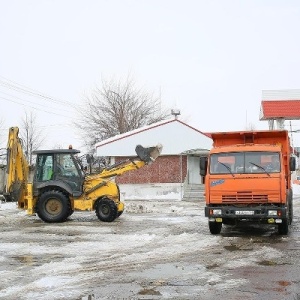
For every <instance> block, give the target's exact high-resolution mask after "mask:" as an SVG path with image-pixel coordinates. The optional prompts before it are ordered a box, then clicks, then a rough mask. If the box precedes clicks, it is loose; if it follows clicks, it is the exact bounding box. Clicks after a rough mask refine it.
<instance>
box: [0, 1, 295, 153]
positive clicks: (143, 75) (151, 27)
mask: <svg viewBox="0 0 300 300" xmlns="http://www.w3.org/2000/svg"><path fill="white" fill-rule="evenodd" d="M299 29H300V1H296V0H295V1H292V0H281V1H276V0H269V1H267V0H265V1H264V0H240V1H232V0H226V1H225V0H209V1H208V0H207V1H204V0H203V1H202V0H184V1H183V0H181V1H179V0H159V1H158V0H151V1H150V0H147V1H146V0H144V1H142V0H139V1H138V0H119V1H118V0H109V1H108V0H107V1H105V0H47V1H46V0H31V1H30V0H0V39H1V44H0V103H1V109H0V119H2V120H3V124H2V125H1V137H0V138H1V139H0V141H1V145H3V144H4V145H5V143H6V137H7V133H8V127H9V126H21V119H22V118H23V117H24V116H25V111H27V112H33V113H34V114H36V115H37V123H38V124H39V126H40V127H41V128H43V129H44V130H45V133H47V142H46V143H45V144H44V146H45V147H44V148H46V147H50V148H53V147H54V146H62V147H67V146H68V145H69V144H73V147H74V148H78V149H82V147H83V146H84V145H83V144H82V142H81V139H80V138H79V137H76V133H75V130H74V126H73V125H72V123H73V122H74V121H75V120H76V118H77V114H76V110H75V109H74V107H75V106H78V105H81V104H82V100H83V95H84V93H87V92H89V91H90V90H91V89H92V88H94V87H95V86H96V85H97V84H100V81H101V78H111V77H112V76H116V77H126V76H127V75H128V74H129V73H130V74H131V75H132V76H133V77H134V78H135V81H136V83H137V84H138V86H141V87H143V88H145V89H146V90H149V91H150V92H154V93H155V94H157V95H159V94H160V95H161V100H162V104H163V105H164V106H165V107H170V108H178V109H180V110H181V116H180V118H181V120H183V121H184V122H187V123H188V124H189V125H191V126H194V127H196V128H197V129H199V130H202V131H204V132H210V131H226V130H245V129H246V128H247V126H254V127H255V128H256V129H268V124H267V122H266V121H259V111H260V103H261V94H262V90H270V89H271V90H272V89H276V90H277V89H299V88H300V76H299V70H300V55H299V53H300V47H299V45H300V41H299ZM299 115H300V112H299ZM286 125H287V129H289V126H290V123H289V121H286ZM292 127H293V128H292V129H294V130H295V129H300V123H298V121H297V122H296V121H293V122H292ZM293 141H294V143H296V145H295V146H300V133H296V134H294V135H293ZM160 142H161V143H163V141H160Z"/></svg>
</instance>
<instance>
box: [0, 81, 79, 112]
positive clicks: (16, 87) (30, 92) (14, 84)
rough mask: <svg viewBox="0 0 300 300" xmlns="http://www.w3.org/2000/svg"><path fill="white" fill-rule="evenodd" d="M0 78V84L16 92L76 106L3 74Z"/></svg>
mask: <svg viewBox="0 0 300 300" xmlns="http://www.w3.org/2000/svg"><path fill="white" fill-rule="evenodd" d="M0 78H2V80H1V79H0V85H2V86H4V87H6V88H8V89H12V90H15V91H17V92H21V93H25V94H28V95H30V96H37V97H40V98H42V99H44V100H47V101H50V102H55V103H60V104H64V105H68V106H70V107H72V108H76V105H74V104H73V103H72V102H69V101H65V100H59V99H55V98H53V97H51V96H48V95H46V94H43V93H41V92H39V91H37V90H34V89H32V88H29V87H27V86H25V85H22V84H19V83H17V82H15V81H12V80H10V79H8V78H5V77H4V76H1V75H0ZM3 79H4V80H3Z"/></svg>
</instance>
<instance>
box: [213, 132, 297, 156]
mask: <svg viewBox="0 0 300 300" xmlns="http://www.w3.org/2000/svg"><path fill="white" fill-rule="evenodd" d="M211 137H212V139H213V146H214V147H222V146H230V145H239V144H242V145H246V144H260V145H280V146H281V149H282V153H283V156H284V157H285V158H284V159H286V158H289V156H290V153H291V149H290V142H289V135H288V131H287V130H265V131H236V132H215V133H212V134H211Z"/></svg>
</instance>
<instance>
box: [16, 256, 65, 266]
mask: <svg viewBox="0 0 300 300" xmlns="http://www.w3.org/2000/svg"><path fill="white" fill-rule="evenodd" d="M11 258H12V259H14V260H15V261H16V263H17V264H19V263H21V264H24V265H29V266H41V265H43V264H45V263H49V262H60V261H62V260H64V259H65V258H66V256H62V255H50V256H40V257H39V256H33V255H15V256H11Z"/></svg>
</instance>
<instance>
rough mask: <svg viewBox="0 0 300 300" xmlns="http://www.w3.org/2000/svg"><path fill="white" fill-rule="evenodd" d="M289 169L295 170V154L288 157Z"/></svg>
mask: <svg viewBox="0 0 300 300" xmlns="http://www.w3.org/2000/svg"><path fill="white" fill-rule="evenodd" d="M290 170H291V171H296V158H295V156H291V157H290Z"/></svg>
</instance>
